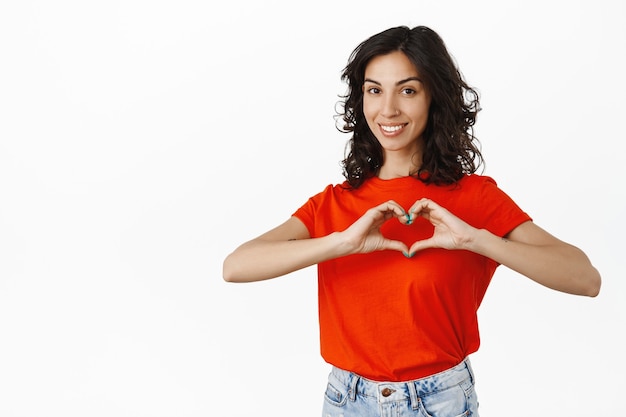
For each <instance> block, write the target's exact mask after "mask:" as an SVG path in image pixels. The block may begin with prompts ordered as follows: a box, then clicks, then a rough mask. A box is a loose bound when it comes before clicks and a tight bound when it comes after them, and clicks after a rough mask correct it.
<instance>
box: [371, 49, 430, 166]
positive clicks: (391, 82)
mask: <svg viewBox="0 0 626 417" xmlns="http://www.w3.org/2000/svg"><path fill="white" fill-rule="evenodd" d="M430 101H431V97H430V94H429V93H428V92H427V91H426V89H425V87H424V85H423V84H422V81H421V80H420V77H419V74H418V72H417V69H416V68H415V66H414V65H413V63H412V62H411V61H410V60H409V59H408V58H407V56H406V55H405V54H404V53H402V52H400V51H394V52H391V53H389V54H386V55H379V56H376V57H374V58H372V60H371V61H370V62H369V63H368V64H367V67H366V68H365V81H364V83H363V113H364V115H365V119H366V120H367V124H368V126H369V128H370V130H371V131H372V133H374V136H376V139H377V140H378V142H379V143H380V145H381V146H382V148H383V154H384V163H383V166H384V165H386V164H387V163H388V162H390V161H391V160H393V161H396V162H394V163H396V164H397V163H398V162H397V161H400V160H404V161H405V163H408V164H409V170H415V169H416V168H419V166H416V165H419V164H421V150H422V133H424V130H425V129H426V124H427V122H428V109H429V107H430ZM416 154H417V157H418V160H416V158H415V157H416ZM410 165H412V166H410ZM408 174H409V173H408V172H407V173H405V174H404V175H408Z"/></svg>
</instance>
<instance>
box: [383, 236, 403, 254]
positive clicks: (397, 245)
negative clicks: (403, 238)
mask: <svg viewBox="0 0 626 417" xmlns="http://www.w3.org/2000/svg"><path fill="white" fill-rule="evenodd" d="M382 249H386V250H395V251H398V252H402V253H404V254H405V255H404V256H408V253H409V248H408V247H407V245H405V244H404V242H400V241H399V240H389V239H388V240H385V241H384V242H383V248H382Z"/></svg>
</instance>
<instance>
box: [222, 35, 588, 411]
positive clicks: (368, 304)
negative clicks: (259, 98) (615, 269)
mask: <svg viewBox="0 0 626 417" xmlns="http://www.w3.org/2000/svg"><path fill="white" fill-rule="evenodd" d="M343 79H344V80H345V81H346V82H347V84H348V93H347V95H346V96H345V101H344V107H343V110H344V111H343V113H342V117H343V121H344V123H345V126H344V130H345V131H347V132H350V133H351V134H352V137H351V139H350V142H349V152H348V154H347V156H346V158H345V159H344V161H343V163H344V175H345V177H346V181H345V182H344V183H343V184H339V185H329V186H327V187H326V188H325V189H324V190H323V191H322V192H321V193H319V194H317V195H315V196H313V197H311V198H310V199H309V201H308V202H306V204H304V205H303V206H302V207H300V208H299V209H298V210H297V211H295V213H294V214H293V216H292V217H291V218H290V219H288V220H287V221H286V222H285V223H283V224H281V225H279V226H278V227H276V228H274V229H272V230H270V231H268V232H267V233H265V234H263V235H261V236H259V237H257V238H256V239H253V240H251V241H249V242H247V243H244V244H243V245H241V246H240V247H239V248H237V249H236V250H235V251H234V252H233V253H232V254H230V255H229V256H228V257H227V258H226V260H225V261H224V279H225V280H226V281H230V282H249V281H258V280H264V279H269V278H273V277H278V276H281V275H285V274H288V273H290V272H292V271H296V270H298V269H301V268H304V267H307V266H310V265H314V264H317V265H318V282H319V320H320V336H321V353H322V356H323V358H324V359H325V360H326V361H327V362H328V363H330V364H331V365H332V371H331V373H330V375H329V381H328V386H327V389H326V395H325V402H324V409H323V415H324V416H325V417H326V416H336V417H338V416H344V417H351V416H360V417H362V416H379V415H392V414H390V413H391V412H392V411H391V410H395V411H393V412H394V414H393V415H402V416H405V415H406V416H409V415H415V416H434V417H441V416H461V415H463V416H466V415H474V416H475V415H478V412H477V407H478V403H477V399H476V393H475V391H474V375H473V372H472V369H471V365H470V362H469V359H468V356H469V355H470V354H472V353H473V352H475V351H476V350H477V349H478V346H479V334H478V323H477V317H476V313H477V309H478V307H479V305H480V303H481V301H482V298H483V296H484V294H485V291H486V290H487V286H488V285H489V282H490V280H491V277H492V276H493V274H494V272H495V269H496V267H497V266H498V265H500V264H502V265H505V266H507V267H509V268H511V269H513V270H515V271H517V272H519V273H521V274H523V275H525V276H527V277H529V278H530V279H532V280H534V281H536V282H538V283H540V284H542V285H544V286H546V287H549V288H552V289H554V290H558V291H563V292H566V293H571V294H578V295H587V296H592V297H593V296H596V295H597V294H598V291H599V289H600V275H599V274H598V271H597V270H596V269H595V268H594V267H593V266H592V265H591V263H590V261H589V259H588V258H587V256H586V255H585V254H584V253H583V252H582V251H581V250H579V249H578V248H576V247H574V246H572V245H570V244H567V243H565V242H563V241H561V240H559V239H557V238H556V237H554V236H552V235H551V234H549V233H548V232H546V231H545V230H543V229H541V228H540V227H539V226H537V225H536V224H535V223H533V221H532V220H531V218H530V217H529V215H528V214H526V213H525V212H524V211H522V210H521V209H520V208H519V207H518V206H517V205H516V203H515V202H513V201H512V200H511V198H509V197H508V196H507V195H506V194H505V193H504V192H503V191H501V190H500V189H499V188H498V187H497V185H496V183H495V182H494V180H493V179H491V178H489V177H487V176H482V175H478V174H476V171H477V168H478V167H479V166H480V164H481V162H482V159H481V154H480V151H479V149H478V147H477V145H476V140H475V138H474V136H473V130H472V127H473V125H474V122H475V119H476V114H477V112H478V111H479V98H478V95H477V93H476V92H475V90H473V89H472V88H471V87H469V86H468V85H467V84H466V82H465V81H464V80H463V78H462V77H461V75H460V72H459V71H458V69H457V68H456V66H455V64H454V62H453V60H452V58H451V57H450V55H449V53H448V51H447V49H446V46H445V44H444V42H443V41H442V39H441V38H440V37H439V36H438V35H437V34H436V33H435V32H434V31H432V30H431V29H429V28H427V27H423V26H420V27H415V28H413V29H410V28H408V27H396V28H391V29H388V30H386V31H383V32H381V33H378V34H376V35H374V36H372V37H371V38H369V39H367V40H365V41H364V42H363V43H361V44H360V45H359V46H358V47H357V48H356V49H355V50H354V52H353V53H352V55H351V56H350V59H349V63H348V65H347V66H346V68H345V70H344V72H343Z"/></svg>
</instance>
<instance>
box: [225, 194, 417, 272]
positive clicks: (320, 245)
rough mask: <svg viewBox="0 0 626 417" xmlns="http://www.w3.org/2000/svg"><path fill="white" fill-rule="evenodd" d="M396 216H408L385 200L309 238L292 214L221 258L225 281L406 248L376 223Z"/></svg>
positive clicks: (400, 218) (405, 220)
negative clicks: (335, 228) (338, 227)
mask: <svg viewBox="0 0 626 417" xmlns="http://www.w3.org/2000/svg"><path fill="white" fill-rule="evenodd" d="M393 217H396V218H398V219H399V220H400V221H401V222H403V223H406V222H407V219H408V217H407V216H406V213H405V212H404V210H403V209H402V207H400V206H399V205H398V204H397V203H395V202H393V201H388V202H386V203H383V204H381V205H379V206H377V207H374V208H371V209H370V210H368V211H367V212H366V213H365V214H364V215H363V216H362V217H361V218H359V219H358V220H357V221H356V222H354V223H353V224H352V225H351V226H350V227H348V228H347V229H346V230H344V231H342V232H334V233H331V234H329V235H327V236H324V237H318V238H311V237H310V235H309V231H308V230H307V228H306V226H305V225H304V224H303V223H302V222H301V221H300V220H299V219H298V218H296V217H292V218H290V219H289V220H287V221H286V222H285V223H283V224H281V225H280V226H278V227H276V228H274V229H272V230H270V231H269V232H267V233H264V234H263V235H261V236H259V237H257V238H255V239H252V240H251V241H249V242H246V243H244V244H243V245H241V246H239V247H238V248H237V249H235V251H234V252H233V253H231V254H230V255H228V256H227V257H226V259H225V260H224V265H223V275H224V280H226V281H228V282H252V281H261V280H265V279H270V278H276V277H279V276H282V275H285V274H288V273H290V272H293V271H297V270H299V269H302V268H306V267H308V266H311V265H315V264H318V263H320V262H323V261H327V260H329V259H334V258H338V257H341V256H346V255H351V254H356V253H368V252H372V251H376V250H386V249H391V250H398V251H402V252H407V251H408V248H407V247H406V245H405V244H404V243H402V242H398V241H393V240H389V239H386V238H385V237H384V236H383V235H382V234H381V233H380V227H381V226H382V225H383V224H384V223H385V222H386V221H387V220H389V219H391V218H393Z"/></svg>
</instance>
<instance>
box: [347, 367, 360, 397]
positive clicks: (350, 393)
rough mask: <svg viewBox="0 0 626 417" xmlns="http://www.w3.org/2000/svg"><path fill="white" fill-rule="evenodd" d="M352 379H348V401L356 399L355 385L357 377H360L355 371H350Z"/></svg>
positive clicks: (357, 381) (357, 380)
mask: <svg viewBox="0 0 626 417" xmlns="http://www.w3.org/2000/svg"><path fill="white" fill-rule="evenodd" d="M350 375H351V376H352V379H351V380H350V390H349V391H348V396H349V397H350V401H352V402H354V401H356V386H357V384H358V383H359V379H360V378H361V377H360V376H358V375H357V374H355V373H350Z"/></svg>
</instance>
